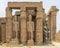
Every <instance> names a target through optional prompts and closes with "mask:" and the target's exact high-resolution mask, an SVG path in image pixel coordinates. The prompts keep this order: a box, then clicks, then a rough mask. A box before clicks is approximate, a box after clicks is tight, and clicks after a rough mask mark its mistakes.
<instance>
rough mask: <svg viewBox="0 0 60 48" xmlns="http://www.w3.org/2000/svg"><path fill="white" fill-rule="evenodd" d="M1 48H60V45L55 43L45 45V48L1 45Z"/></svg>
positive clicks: (43, 47)
mask: <svg viewBox="0 0 60 48" xmlns="http://www.w3.org/2000/svg"><path fill="white" fill-rule="evenodd" d="M0 48H60V43H57V42H53V45H44V46H22V45H19V46H15V47H14V46H9V47H7V46H6V44H2V45H0Z"/></svg>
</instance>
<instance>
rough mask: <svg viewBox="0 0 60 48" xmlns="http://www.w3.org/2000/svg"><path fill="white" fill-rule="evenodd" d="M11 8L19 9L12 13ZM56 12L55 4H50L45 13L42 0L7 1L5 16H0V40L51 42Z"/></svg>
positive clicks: (36, 42)
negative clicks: (37, 0)
mask: <svg viewBox="0 0 60 48" xmlns="http://www.w3.org/2000/svg"><path fill="white" fill-rule="evenodd" d="M12 9H19V10H20V11H16V12H15V15H12ZM57 12H58V9H57V8H56V6H52V7H51V9H50V10H49V12H48V14H46V13H45V9H44V8H43V3H42V2H8V6H7V7H6V17H3V18H0V42H2V43H11V44H23V45H41V44H50V43H52V41H54V39H55V34H56V15H57Z"/></svg>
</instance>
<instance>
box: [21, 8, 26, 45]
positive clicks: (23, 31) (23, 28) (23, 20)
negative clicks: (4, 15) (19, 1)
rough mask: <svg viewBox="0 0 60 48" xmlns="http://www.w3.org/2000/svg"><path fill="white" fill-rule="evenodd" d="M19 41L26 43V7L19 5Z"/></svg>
mask: <svg viewBox="0 0 60 48" xmlns="http://www.w3.org/2000/svg"><path fill="white" fill-rule="evenodd" d="M20 9H21V16H20V19H21V43H22V44H26V40H27V33H26V8H24V7H21V8H20Z"/></svg>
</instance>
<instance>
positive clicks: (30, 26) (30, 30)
mask: <svg viewBox="0 0 60 48" xmlns="http://www.w3.org/2000/svg"><path fill="white" fill-rule="evenodd" d="M33 31H34V22H33V21H32V16H31V15H29V21H28V22H27V32H28V38H29V39H28V45H34V40H33Z"/></svg>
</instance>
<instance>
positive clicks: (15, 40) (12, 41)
mask: <svg viewBox="0 0 60 48" xmlns="http://www.w3.org/2000/svg"><path fill="white" fill-rule="evenodd" d="M10 44H11V45H18V44H19V41H18V39H12V40H11V42H10Z"/></svg>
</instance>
